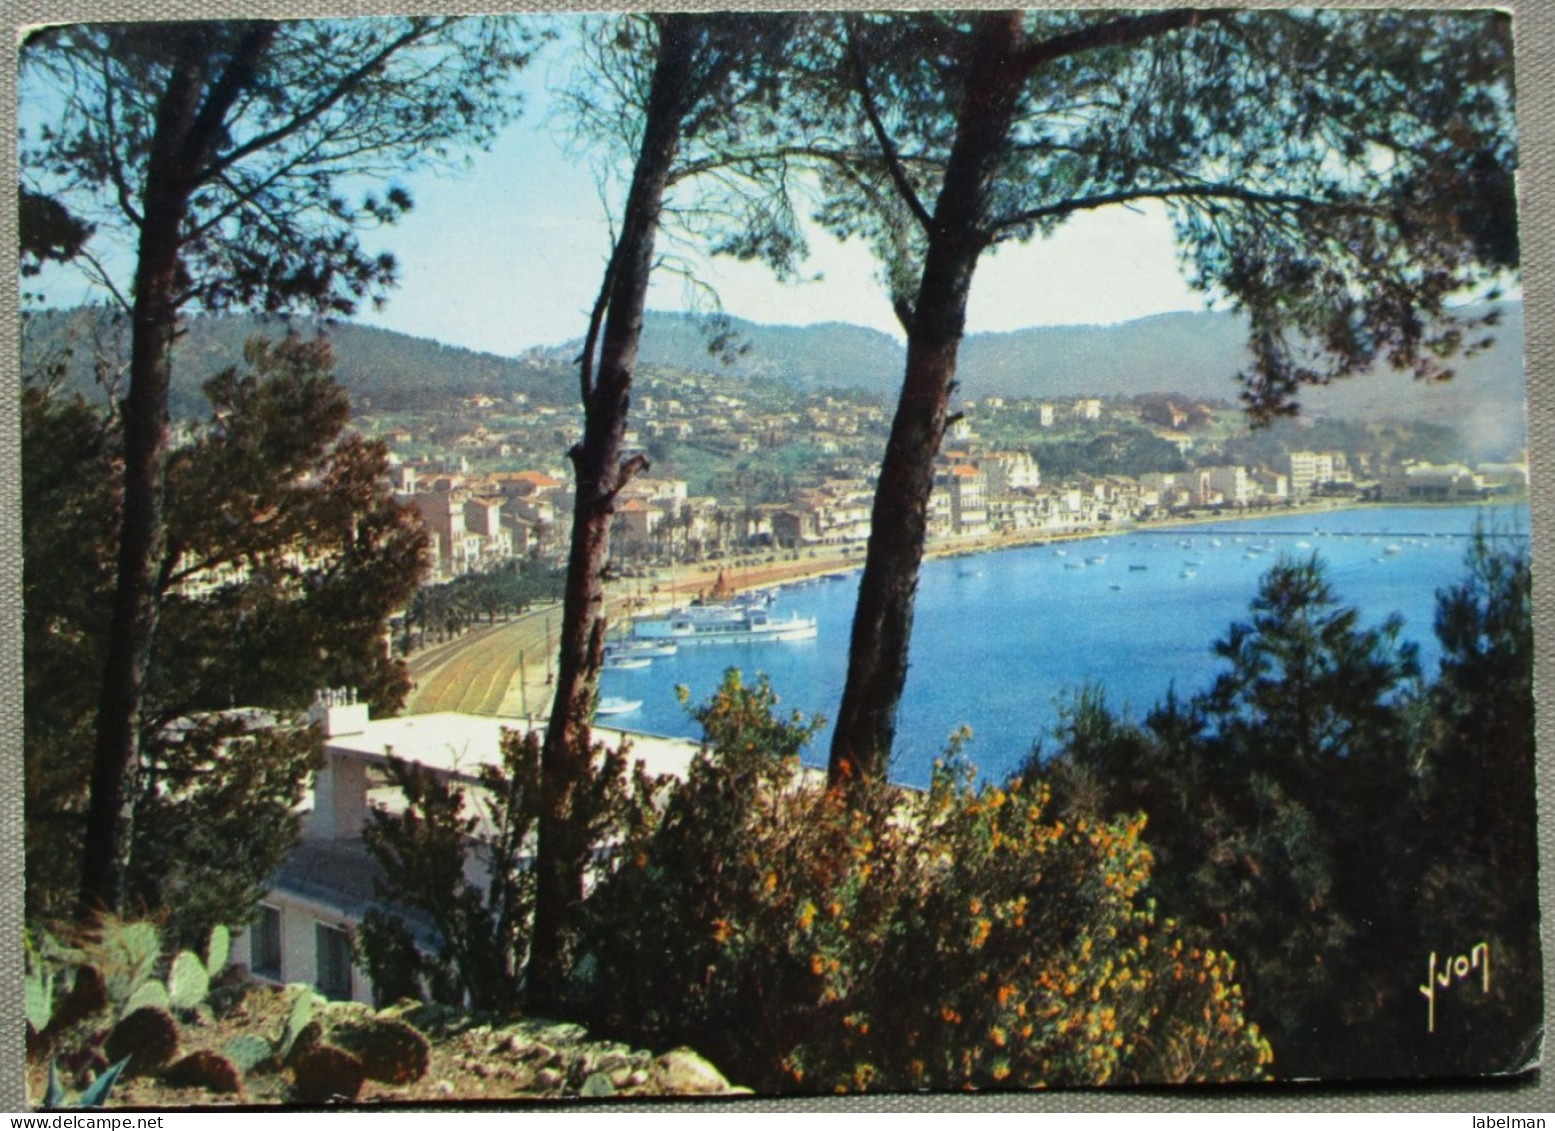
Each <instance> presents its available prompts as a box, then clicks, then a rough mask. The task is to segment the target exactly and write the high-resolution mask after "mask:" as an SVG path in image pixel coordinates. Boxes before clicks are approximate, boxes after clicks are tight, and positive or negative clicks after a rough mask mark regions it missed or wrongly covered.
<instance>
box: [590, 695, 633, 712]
mask: <svg viewBox="0 0 1555 1131" xmlns="http://www.w3.org/2000/svg"><path fill="white" fill-rule="evenodd" d="M642 705H643V701H642V700H641V699H621V698H609V697H607V698H604V699H601V700H600V701H599V704H598V705H597V706H596V707H595V708H594V714H596V715H629V714H631V713H632V712H633V711H635V710H637V709H638V708H639V707H641V706H642Z"/></svg>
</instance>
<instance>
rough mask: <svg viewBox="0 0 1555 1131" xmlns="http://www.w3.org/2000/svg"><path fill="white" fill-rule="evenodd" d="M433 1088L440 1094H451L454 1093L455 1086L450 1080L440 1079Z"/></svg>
mask: <svg viewBox="0 0 1555 1131" xmlns="http://www.w3.org/2000/svg"><path fill="white" fill-rule="evenodd" d="M432 1090H433V1091H434V1092H436V1093H437V1094H438V1095H440V1096H451V1095H453V1094H454V1086H453V1084H452V1082H451V1081H448V1080H439V1081H438V1082H437V1083H436V1084H433V1085H432Z"/></svg>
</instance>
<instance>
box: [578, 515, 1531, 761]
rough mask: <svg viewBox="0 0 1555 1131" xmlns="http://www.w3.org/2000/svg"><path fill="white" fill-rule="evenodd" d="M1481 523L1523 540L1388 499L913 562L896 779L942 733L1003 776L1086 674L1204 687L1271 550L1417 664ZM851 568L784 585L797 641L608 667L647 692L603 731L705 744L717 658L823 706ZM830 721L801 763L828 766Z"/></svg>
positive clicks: (1484, 518) (1112, 680)
mask: <svg viewBox="0 0 1555 1131" xmlns="http://www.w3.org/2000/svg"><path fill="white" fill-rule="evenodd" d="M1476 523H1479V524H1483V526H1484V527H1485V528H1486V529H1487V531H1489V532H1491V533H1492V534H1494V535H1496V536H1497V537H1507V538H1511V539H1515V540H1516V541H1517V542H1518V544H1519V545H1526V540H1527V538H1528V532H1529V516H1528V508H1527V507H1526V506H1523V505H1508V506H1494V507H1397V508H1362V509H1357V510H1347V511H1333V512H1325V513H1301V514H1295V515H1289V516H1284V517H1279V518H1267V519H1247V520H1234V521H1228V522H1217V523H1208V524H1204V525H1201V526H1176V527H1161V528H1155V529H1151V530H1141V531H1136V532H1133V533H1129V534H1121V535H1119V534H1115V535H1112V536H1109V537H1103V538H1094V539H1087V540H1080V541H1071V542H1066V543H1052V544H1049V545H1045V546H1028V547H1022V548H1020V549H1011V550H1001V551H997V552H993V553H986V554H979V555H975V556H968V557H960V558H949V559H941V560H939V561H933V562H927V563H925V565H924V567H923V571H922V576H921V580H920V584H919V589H918V602H917V612H916V618H915V620H914V625H913V638H912V651H911V669H910V671H909V673H908V679H907V687H906V691H905V693H904V695H903V698H902V704H901V709H900V713H899V714H898V717H897V740H896V751H895V757H894V761H893V766H892V776H893V777H894V778H895V779H896V780H898V781H902V782H904V783H908V784H915V785H919V784H923V783H925V782H926V781H927V780H928V777H929V774H930V770H931V767H932V765H933V762H934V760H935V759H936V758H937V757H939V756H941V755H942V754H943V753H944V751H945V748H946V744H947V741H948V739H949V737H950V735H951V734H952V733H954V732H955V731H957V730H958V729H959V728H961V727H969V728H970V729H971V732H972V738H971V741H970V743H968V745H967V746H966V747H965V754H966V756H967V757H968V758H969V759H970V760H971V761H972V762H973V763H974V764H976V765H977V767H978V769H979V771H980V773H982V774H983V775H984V776H985V777H991V778H995V779H997V778H1001V777H1003V776H1004V775H1005V774H1007V773H1008V772H1009V771H1010V770H1012V769H1014V767H1016V766H1017V765H1019V764H1020V763H1021V762H1022V761H1023V760H1024V759H1025V758H1026V756H1027V755H1028V754H1029V753H1030V752H1031V749H1032V747H1033V744H1034V743H1036V742H1038V741H1039V740H1043V739H1045V738H1046V739H1047V744H1048V746H1049V747H1051V745H1052V744H1051V739H1050V737H1049V736H1050V735H1051V732H1052V729H1053V727H1054V726H1055V724H1056V723H1057V721H1058V703H1059V701H1060V699H1061V697H1062V696H1063V695H1065V694H1066V693H1067V692H1069V691H1072V690H1073V689H1075V688H1077V687H1079V686H1080V685H1082V684H1084V683H1086V682H1090V683H1094V684H1099V685H1101V686H1102V687H1104V688H1105V690H1106V695H1107V701H1108V703H1109V704H1110V705H1111V706H1112V707H1113V708H1114V709H1115V710H1116V709H1124V710H1126V711H1127V712H1128V713H1130V714H1132V715H1133V716H1135V717H1140V716H1142V715H1143V714H1144V713H1145V712H1146V711H1148V710H1149V709H1150V707H1151V706H1152V705H1154V704H1155V703H1156V702H1157V701H1158V700H1159V699H1160V698H1161V697H1162V696H1163V695H1164V694H1165V693H1166V691H1167V689H1168V688H1169V687H1173V686H1175V688H1176V690H1177V692H1178V693H1179V694H1180V695H1184V696H1186V695H1191V694H1194V693H1196V692H1199V691H1202V690H1204V689H1206V688H1207V687H1208V686H1209V685H1210V684H1211V683H1212V682H1213V680H1214V679H1215V676H1216V675H1217V674H1218V673H1219V672H1220V670H1222V662H1221V661H1219V660H1217V659H1216V658H1215V656H1214V655H1213V653H1212V650H1211V649H1212V646H1213V644H1214V642H1215V641H1216V640H1217V639H1219V638H1220V637H1222V636H1223V635H1224V634H1225V632H1226V629H1227V626H1228V625H1230V624H1231V622H1232V621H1234V620H1238V619H1245V618H1246V616H1247V611H1248V603H1249V602H1250V601H1251V600H1252V599H1253V597H1254V596H1255V594H1256V592H1257V588H1258V582H1259V578H1260V577H1261V576H1262V575H1263V574H1264V573H1265V572H1266V571H1267V570H1268V569H1269V567H1270V566H1271V565H1272V564H1273V563H1274V562H1275V561H1276V560H1277V559H1278V557H1279V556H1280V555H1282V554H1283V555H1288V556H1293V557H1302V556H1307V555H1311V554H1316V555H1318V556H1319V557H1320V558H1322V560H1323V561H1324V562H1325V563H1326V564H1327V566H1328V576H1329V579H1330V581H1331V582H1332V584H1333V586H1334V589H1335V590H1336V592H1337V594H1338V596H1339V598H1340V600H1341V601H1343V602H1344V603H1345V604H1347V605H1352V606H1354V607H1356V608H1358V609H1360V610H1361V613H1362V621H1363V623H1364V624H1373V625H1374V624H1377V623H1379V622H1381V621H1382V620H1383V619H1385V618H1386V617H1388V616H1389V615H1391V614H1393V613H1397V614H1399V615H1401V616H1402V617H1403V618H1404V624H1405V627H1404V637H1405V638H1406V639H1409V640H1413V641H1415V642H1416V643H1418V644H1419V645H1420V648H1421V659H1422V664H1423V666H1424V670H1425V671H1426V673H1427V674H1433V673H1434V671H1435V667H1436V663H1437V660H1438V659H1439V655H1440V653H1439V649H1438V647H1437V642H1436V637H1435V635H1434V633H1433V632H1432V621H1433V617H1434V613H1435V603H1436V593H1437V591H1438V590H1439V589H1441V588H1443V587H1444V586H1447V585H1450V584H1452V583H1453V582H1455V581H1457V580H1458V579H1460V578H1461V577H1462V576H1463V575H1464V556H1465V553H1466V552H1467V550H1468V543H1469V539H1470V537H1471V535H1472V534H1473V531H1474V529H1475V526H1476ZM857 592H858V573H857V572H856V571H855V572H853V573H849V574H844V575H841V576H840V577H838V578H834V579H825V580H819V581H814V582H810V583H807V584H804V585H801V586H797V587H786V588H783V589H781V590H779V591H778V600H777V605H776V613H777V615H779V616H787V615H788V613H789V612H791V611H792V612H797V613H799V614H800V615H802V616H813V617H816V618H817V623H818V630H819V631H818V635H817V638H816V639H815V640H813V641H807V642H803V643H789V644H785V643H766V644H739V645H723V646H717V647H707V646H704V647H701V648H685V647H683V648H681V650H680V653H679V654H678V655H677V656H674V657H669V658H664V659H657V660H654V662H653V664H652V666H651V667H649V668H646V669H642V670H638V671H612V672H607V673H605V676H604V685H603V687H602V689H601V690H602V694H604V695H607V696H621V697H624V698H630V699H641V700H642V701H643V705H642V707H641V708H640V709H639V710H637V711H634V712H632V713H630V714H626V715H620V716H617V717H615V718H612V719H611V720H610V722H611V723H612V724H614V725H618V726H624V727H627V728H628V729H632V730H638V731H645V732H648V733H652V734H663V735H678V736H684V737H689V738H698V737H700V730H699V728H698V727H697V725H696V724H695V723H694V722H693V721H692V719H691V718H690V717H689V716H688V715H687V714H686V711H685V709H684V708H683V707H682V706H681V705H680V703H679V701H678V699H677V697H676V694H675V687H676V685H684V686H686V687H687V688H689V689H690V692H691V701H692V702H693V703H698V702H702V701H704V700H705V699H706V698H707V697H708V696H709V695H710V694H711V693H712V691H713V690H714V689H715V688H716V687H717V686H718V683H719V681H720V679H721V678H722V676H723V672H724V670H725V669H726V668H730V667H738V668H740V669H742V670H743V671H744V672H745V673H746V676H747V677H748V678H753V677H754V674H755V673H757V672H763V673H765V674H766V675H768V676H769V677H770V679H771V682H772V686H773V688H774V689H775V690H776V691H777V693H778V695H779V696H780V698H781V704H782V708H783V709H784V710H785V711H786V710H790V709H797V710H800V711H803V712H804V713H805V714H806V715H807V716H810V715H817V714H819V715H822V716H830V715H832V714H833V713H835V711H836V708H837V702H838V699H839V697H840V695H841V689H842V684H843V678H844V675H845V673H846V670H847V650H848V637H849V633H850V632H851V628H852V620H853V606H854V601H855V598H856V596H857ZM829 739H830V734H829V730H823V731H822V732H821V733H820V735H819V736H818V737H817V739H816V741H815V743H814V744H813V746H812V748H811V749H810V750H809V752H808V754H807V757H806V761H810V762H814V763H816V764H824V763H825V760H826V751H827V745H828V742H829Z"/></svg>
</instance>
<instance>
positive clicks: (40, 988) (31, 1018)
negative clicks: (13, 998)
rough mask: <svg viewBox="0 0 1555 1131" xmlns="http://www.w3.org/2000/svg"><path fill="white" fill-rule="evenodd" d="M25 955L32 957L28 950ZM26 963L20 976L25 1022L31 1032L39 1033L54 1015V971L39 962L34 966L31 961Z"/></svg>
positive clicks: (47, 1025) (46, 1026) (45, 1027)
mask: <svg viewBox="0 0 1555 1131" xmlns="http://www.w3.org/2000/svg"><path fill="white" fill-rule="evenodd" d="M27 957H28V959H29V960H30V959H31V958H32V954H31V952H30V951H29V953H28V956H27ZM27 965H28V970H27V973H26V974H25V975H24V976H23V978H22V990H23V995H24V999H25V1001H24V1006H25V1009H26V1012H27V1024H29V1025H31V1026H32V1029H33V1032H35V1033H41V1032H43V1030H45V1029H47V1028H48V1027H49V1020H50V1019H51V1018H52V1017H53V1016H54V972H53V971H52V970H48V969H46V968H44V967H43V966H42V965H41V964H39V965H38V966H36V967H34V966H33V963H32V962H31V961H29V962H28V963H27Z"/></svg>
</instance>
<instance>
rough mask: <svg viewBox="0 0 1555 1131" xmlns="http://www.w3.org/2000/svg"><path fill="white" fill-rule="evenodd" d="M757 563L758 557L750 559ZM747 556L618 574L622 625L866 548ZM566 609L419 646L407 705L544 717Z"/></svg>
mask: <svg viewBox="0 0 1555 1131" xmlns="http://www.w3.org/2000/svg"><path fill="white" fill-rule="evenodd" d="M1379 505H1381V506H1386V505H1389V504H1372V503H1358V502H1354V501H1350V500H1339V501H1328V500H1324V501H1322V502H1318V503H1310V504H1306V505H1303V506H1294V507H1288V508H1279V509H1267V510H1264V509H1261V510H1258V511H1252V512H1247V511H1236V512H1229V513H1221V514H1218V515H1194V516H1193V517H1191V518H1171V519H1163V520H1159V521H1155V522H1143V523H1129V524H1117V525H1109V526H1106V527H1102V528H1091V529H1084V530H1051V529H1042V530H1026V531H1016V532H1012V533H1007V534H995V535H987V536H983V537H973V538H957V539H947V540H942V541H936V542H934V543H931V544H930V546H929V548H928V550H927V552H926V554H925V557H926V558H928V559H931V560H932V559H938V558H947V557H963V556H969V555H973V554H982V553H991V552H994V551H999V550H1008V549H1014V548H1019V547H1023V546H1042V545H1057V544H1061V543H1067V542H1077V541H1085V540H1089V539H1096V538H1105V537H1114V536H1119V535H1124V534H1129V533H1133V532H1136V531H1146V530H1169V529H1172V528H1174V527H1181V526H1201V525H1205V524H1208V523H1216V522H1221V523H1224V522H1236V521H1246V520H1249V519H1264V518H1290V517H1297V516H1301V515H1304V514H1310V515H1314V516H1316V515H1328V514H1333V513H1335V512H1338V511H1345V510H1360V509H1370V508H1373V507H1377V506H1379ZM752 559H754V560H752ZM743 560H744V561H745V562H747V563H749V564H743V565H742V564H739V562H738V561H736V562H722V563H720V562H712V563H701V564H694V565H682V566H677V567H674V568H673V569H671V570H669V571H666V573H665V574H663V575H662V576H661V578H660V579H659V580H658V581H656V582H653V583H645V582H642V581H638V580H625V579H623V580H621V581H616V582H613V583H611V585H610V586H609V589H608V595H609V610H610V616H611V619H612V622H613V624H614V625H615V626H617V627H624V626H625V625H626V624H627V622H628V620H629V618H630V617H631V616H634V615H644V614H653V613H662V612H665V611H667V610H669V609H670V608H673V607H674V606H676V605H681V604H684V603H686V602H687V601H689V600H691V599H693V598H695V597H698V596H701V595H705V594H708V593H711V591H712V590H713V589H714V587H715V586H716V585H717V584H718V583H719V578H720V576H722V579H723V582H722V583H723V586H724V588H725V590H726V591H728V590H732V591H747V590H752V589H764V588H768V587H771V586H774V585H782V584H790V583H793V582H798V581H804V580H808V579H811V578H817V577H823V576H827V575H831V574H837V573H844V572H847V571H850V570H855V569H858V568H860V567H861V566H862V565H863V560H864V552H863V547H862V546H857V547H849V548H848V549H846V550H845V549H844V548H843V547H840V546H824V547H814V548H813V549H807V550H803V551H800V556H799V557H798V558H792V557H789V556H787V554H785V553H782V552H778V553H771V554H766V555H760V556H757V555H748V556H747V557H746V558H745V559H743ZM560 628H561V606H560V605H559V604H558V605H547V606H544V607H541V608H538V609H534V610H531V611H530V612H527V613H525V614H523V615H522V616H519V617H516V618H513V619H512V620H508V621H503V622H498V623H497V624H495V625H485V626H480V627H477V628H474V629H471V630H470V631H469V632H467V633H465V634H463V635H462V636H459V637H458V638H456V639H454V640H451V641H447V642H445V643H442V644H436V645H433V646H431V647H429V648H424V649H421V650H420V651H418V652H416V653H415V654H414V655H412V656H411V657H410V658H409V661H408V662H409V667H410V674H411V679H412V681H413V683H414V685H415V686H414V688H413V689H412V691H411V693H410V695H409V696H408V697H407V700H406V704H405V709H406V711H407V712H411V713H426V712H433V711H463V712H467V713H470V714H480V715H500V716H503V717H508V718H520V717H530V718H539V719H544V718H547V717H548V716H549V714H550V706H551V691H552V685H551V679H550V677H551V674H552V671H553V669H554V666H555V662H556V660H555V652H556V644H557V634H558V633H559V632H560Z"/></svg>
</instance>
